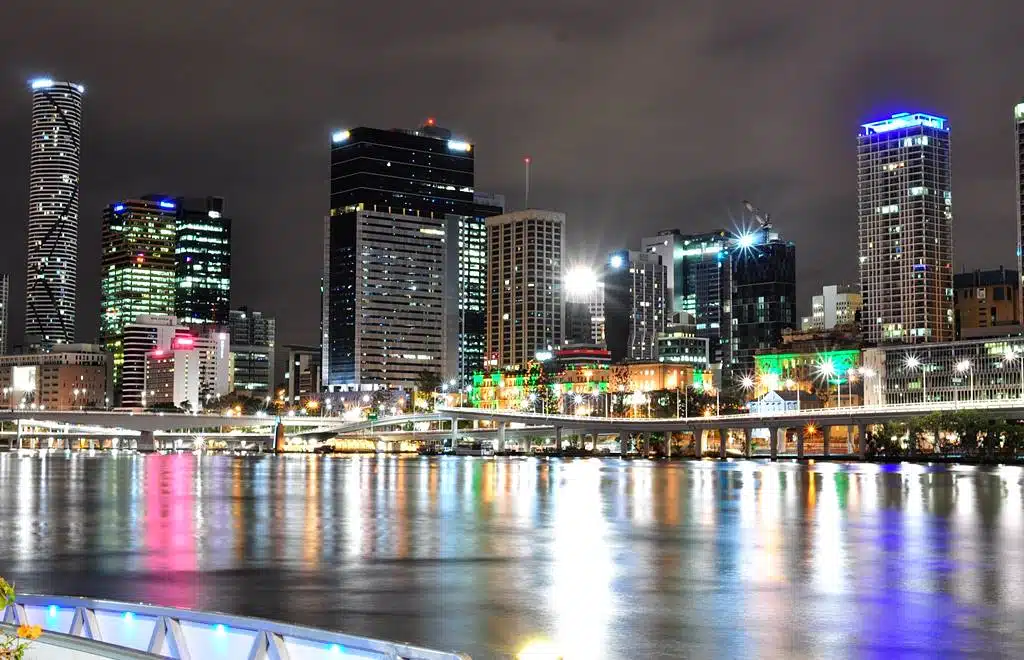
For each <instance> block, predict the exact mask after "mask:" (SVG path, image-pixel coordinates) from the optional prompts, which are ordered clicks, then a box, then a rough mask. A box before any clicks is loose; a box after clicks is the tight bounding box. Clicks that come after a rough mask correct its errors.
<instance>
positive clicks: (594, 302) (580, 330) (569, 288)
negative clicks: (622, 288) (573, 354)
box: [562, 267, 605, 344]
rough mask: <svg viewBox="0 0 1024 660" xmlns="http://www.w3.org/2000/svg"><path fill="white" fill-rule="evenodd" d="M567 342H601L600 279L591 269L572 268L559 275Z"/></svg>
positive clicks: (601, 297)
mask: <svg viewBox="0 0 1024 660" xmlns="http://www.w3.org/2000/svg"><path fill="white" fill-rule="evenodd" d="M562 284H563V291H564V292H565V339H564V342H565V343H567V344H604V343H605V316H604V282H603V281H602V280H601V276H600V275H598V274H597V273H596V272H594V270H593V269H591V268H586V267H580V268H572V269H570V270H569V271H568V272H567V273H565V275H564V276H563V281H562Z"/></svg>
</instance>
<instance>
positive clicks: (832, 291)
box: [801, 284, 862, 331]
mask: <svg viewBox="0 0 1024 660" xmlns="http://www.w3.org/2000/svg"><path fill="white" fill-rule="evenodd" d="M861 301H862V299H861V295H860V291H858V290H857V287H855V286H851V285H847V284H830V285H828V286H825V287H822V289H821V295H817V296H814V297H812V298H811V317H810V319H809V321H808V322H807V323H806V324H804V323H801V329H803V330H816V331H823V330H831V329H832V328H834V327H836V326H837V325H839V326H852V325H855V324H856V323H857V314H858V312H860V308H861ZM805 325H806V327H804V326H805Z"/></svg>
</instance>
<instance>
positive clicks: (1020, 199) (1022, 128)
mask: <svg viewBox="0 0 1024 660" xmlns="http://www.w3.org/2000/svg"><path fill="white" fill-rule="evenodd" d="M1013 123H1014V127H1015V128H1016V133H1017V158H1016V159H1015V160H1016V163H1017V276H1018V277H1021V278H1024V101H1021V102H1020V103H1018V104H1017V105H1015V106H1014V108H1013ZM1017 296H1018V297H1019V298H1020V297H1021V296H1024V280H1022V282H1021V283H1019V285H1018V287H1017ZM1017 306H1018V309H1021V310H1024V298H1022V299H1021V300H1018V302H1017Z"/></svg>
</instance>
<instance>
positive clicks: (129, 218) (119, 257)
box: [100, 199, 177, 389]
mask: <svg viewBox="0 0 1024 660" xmlns="http://www.w3.org/2000/svg"><path fill="white" fill-rule="evenodd" d="M176 208H177V205H176V203H175V202H174V201H173V200H171V199H159V200H158V199H127V200H124V201H119V202H114V203H113V204H110V205H108V206H107V207H106V208H105V209H104V211H103V224H102V228H103V229H102V231H103V233H102V239H101V240H102V253H103V256H102V261H101V273H100V341H101V342H102V344H103V346H104V347H105V348H106V350H107V351H108V352H110V353H111V355H113V358H114V386H115V388H116V389H119V388H120V384H121V371H122V367H123V363H124V344H123V340H124V336H123V335H124V329H125V327H126V326H127V325H128V324H130V323H132V322H133V321H135V319H137V318H138V317H139V316H142V315H153V314H157V315H172V314H173V313H174V291H175V288H174V246H175V218H176V214H177V213H176Z"/></svg>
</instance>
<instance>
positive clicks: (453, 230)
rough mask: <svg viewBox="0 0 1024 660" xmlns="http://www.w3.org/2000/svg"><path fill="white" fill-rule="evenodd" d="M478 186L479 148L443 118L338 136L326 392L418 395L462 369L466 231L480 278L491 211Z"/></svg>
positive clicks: (326, 283)
mask: <svg viewBox="0 0 1024 660" xmlns="http://www.w3.org/2000/svg"><path fill="white" fill-rule="evenodd" d="M473 176H474V175H473V145H472V144H470V143H469V142H466V141H464V140H460V139H456V138H453V136H452V135H451V132H450V131H447V130H446V129H442V128H440V127H438V126H436V125H435V124H434V122H433V120H428V121H427V123H426V124H424V125H423V126H421V127H420V128H419V129H417V130H412V131H407V130H380V129H375V128H366V127H360V128H353V129H351V130H342V131H336V132H335V133H333V134H332V136H331V198H330V215H329V216H328V217H327V218H326V220H325V228H324V277H323V296H322V319H323V320H322V333H323V336H322V338H321V340H322V359H321V362H322V366H321V368H322V376H323V383H324V386H325V387H327V388H329V389H331V390H337V391H344V390H353V389H355V390H360V389H374V388H379V387H411V386H413V385H414V384H415V382H416V380H418V378H419V376H420V374H421V373H423V372H429V373H433V374H436V375H445V376H447V375H448V374H452V375H454V373H455V372H456V371H457V369H458V352H459V350H458V347H459V328H460V320H461V318H462V317H461V315H460V314H459V310H458V307H459V298H460V286H459V270H460V261H459V239H460V226H459V223H460V221H461V222H462V230H463V231H462V232H461V234H462V238H463V245H465V246H466V249H467V254H466V257H467V259H469V260H468V261H466V262H465V266H466V268H467V270H469V266H472V265H477V266H478V265H479V264H478V263H477V264H474V263H473V262H472V260H471V259H473V258H476V259H479V258H480V255H478V254H476V255H473V254H471V253H470V251H471V250H472V251H478V248H473V247H472V246H474V245H477V244H478V243H477V240H478V238H479V231H478V230H479V227H478V223H476V222H474V219H476V218H479V217H481V216H482V215H485V214H486V213H488V212H489V211H486V210H483V207H485V206H487V205H478V204H477V203H476V201H475V199H474V190H473ZM466 284H467V285H472V284H477V285H478V284H479V282H467V283H466ZM468 288H472V286H469V287H468ZM467 304H469V305H474V304H475V303H467ZM467 311H472V310H469V309H467Z"/></svg>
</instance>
